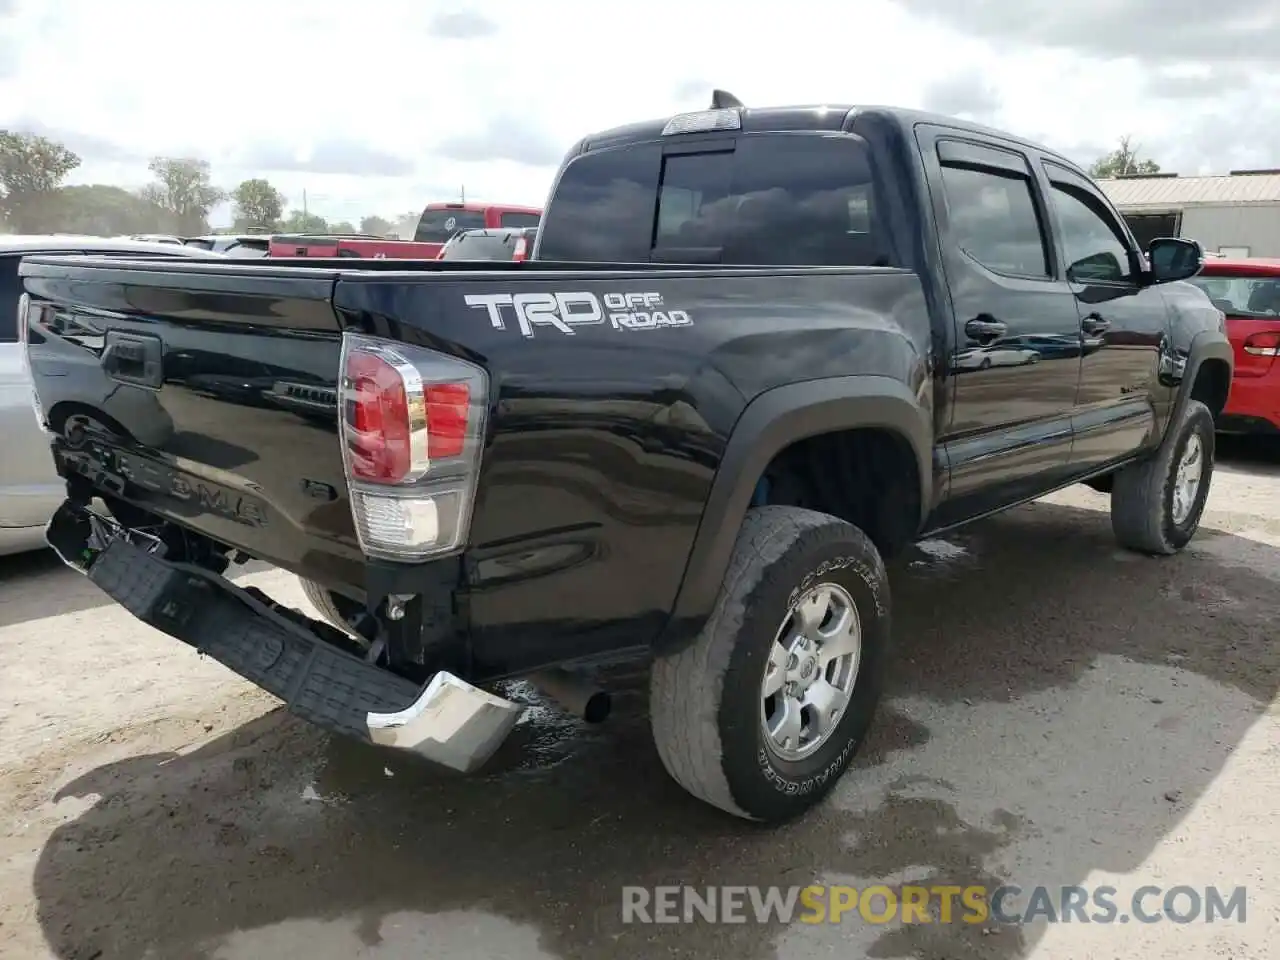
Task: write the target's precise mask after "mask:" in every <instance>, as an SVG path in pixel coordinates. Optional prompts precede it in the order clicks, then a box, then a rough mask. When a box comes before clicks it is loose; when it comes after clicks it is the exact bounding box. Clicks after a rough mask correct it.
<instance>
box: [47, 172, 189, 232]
mask: <svg viewBox="0 0 1280 960" xmlns="http://www.w3.org/2000/svg"><path fill="white" fill-rule="evenodd" d="M55 199H56V201H57V203H56V207H55V213H54V215H53V218H52V221H51V223H50V229H53V230H61V231H63V232H64V233H87V234H90V235H96V236H100V237H114V236H120V235H122V234H131V233H156V232H158V231H160V230H161V229H162V224H163V223H164V211H163V210H160V209H159V208H157V207H156V206H154V205H153V204H151V203H148V202H147V201H146V200H144V199H143V198H142V197H140V196H139V195H138V194H136V193H131V192H130V191H128V190H125V189H124V188H122V187H117V186H113V185H111V184H106V183H92V184H77V185H75V186H70V187H61V188H59V189H58V190H57V192H56V194H55Z"/></svg>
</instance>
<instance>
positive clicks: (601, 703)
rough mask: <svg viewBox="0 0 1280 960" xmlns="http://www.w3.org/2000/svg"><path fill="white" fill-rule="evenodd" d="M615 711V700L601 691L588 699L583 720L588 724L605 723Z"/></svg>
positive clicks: (583, 711)
mask: <svg viewBox="0 0 1280 960" xmlns="http://www.w3.org/2000/svg"><path fill="white" fill-rule="evenodd" d="M612 710H613V698H612V697H610V696H609V694H607V693H606V692H605V691H603V690H600V691H597V692H596V693H594V694H592V695H591V696H590V697H588V698H587V705H586V706H585V707H584V708H583V710H582V719H583V720H585V721H586V722H587V723H604V722H605V720H607V719H608V717H609V713H610V711H612Z"/></svg>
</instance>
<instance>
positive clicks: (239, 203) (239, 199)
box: [231, 178, 285, 232]
mask: <svg viewBox="0 0 1280 960" xmlns="http://www.w3.org/2000/svg"><path fill="white" fill-rule="evenodd" d="M231 200H232V202H233V203H234V204H235V225H236V230H238V231H243V232H249V231H254V230H263V231H272V230H275V229H277V228H278V227H279V225H280V217H281V215H282V214H283V213H284V202H285V198H284V194H283V193H281V192H280V191H279V190H277V189H276V188H275V187H273V186H272V185H271V184H270V183H268V182H267V181H266V180H263V179H261V178H256V179H253V180H244V181H241V183H240V185H239V186H238V187H236V188H235V189H234V190H232V191H231Z"/></svg>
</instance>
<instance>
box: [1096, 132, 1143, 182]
mask: <svg viewBox="0 0 1280 960" xmlns="http://www.w3.org/2000/svg"><path fill="white" fill-rule="evenodd" d="M1159 172H1160V164H1158V163H1156V162H1155V161H1154V160H1139V159H1138V148H1137V147H1136V146H1134V145H1133V143H1132V141H1131V138H1130V137H1127V136H1124V137H1121V138H1120V145H1119V146H1117V147H1116V149H1114V150H1112V151H1111V152H1110V153H1108V154H1107V155H1106V156H1105V157H1099V158H1098V160H1097V161H1096V162H1095V163H1094V165H1093V166H1092V167H1090V168H1089V175H1090V176H1092V177H1095V178H1102V177H1118V176H1121V175H1122V174H1132V173H1159Z"/></svg>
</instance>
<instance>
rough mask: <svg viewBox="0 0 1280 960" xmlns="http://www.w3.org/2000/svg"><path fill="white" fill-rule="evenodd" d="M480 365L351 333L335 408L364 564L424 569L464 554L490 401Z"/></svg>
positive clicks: (345, 341)
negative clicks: (376, 560) (378, 561)
mask: <svg viewBox="0 0 1280 960" xmlns="http://www.w3.org/2000/svg"><path fill="white" fill-rule="evenodd" d="M488 382H489V381H488V375H487V374H486V373H485V372H484V370H483V369H481V368H480V367H477V366H475V365H474V364H471V363H468V362H466V361H464V360H459V359H457V358H456V357H451V356H448V355H446V354H441V353H437V352H435V351H433V350H426V349H423V348H420V347H414V346H410V345H408V344H403V343H398V342H395V341H390V340H383V339H381V338H378V337H367V336H363V335H357V334H347V335H346V336H344V338H343V346H342V379H341V381H340V383H339V389H338V402H339V409H340V410H341V420H340V428H341V434H342V445H343V463H344V465H345V467H346V474H347V483H348V486H349V487H350V493H351V513H352V518H353V519H354V521H355V527H356V532H357V534H358V536H359V538H360V545H361V548H362V549H363V551H364V552H365V554H366V555H368V556H374V557H381V558H384V559H390V560H398V561H420V560H425V559H429V558H431V557H433V556H439V555H443V554H445V553H449V552H451V551H454V550H457V549H460V548H461V547H462V545H463V543H464V542H465V537H466V533H467V528H468V526H469V524H470V516H471V507H472V502H473V500H474V497H475V482H476V478H477V475H478V473H479V469H480V455H481V449H482V446H483V438H484V426H485V418H486V411H487V403H488V399H487V398H488Z"/></svg>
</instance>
